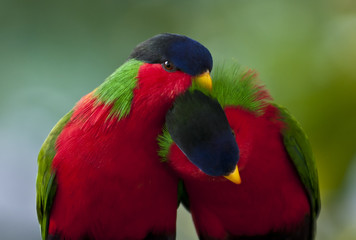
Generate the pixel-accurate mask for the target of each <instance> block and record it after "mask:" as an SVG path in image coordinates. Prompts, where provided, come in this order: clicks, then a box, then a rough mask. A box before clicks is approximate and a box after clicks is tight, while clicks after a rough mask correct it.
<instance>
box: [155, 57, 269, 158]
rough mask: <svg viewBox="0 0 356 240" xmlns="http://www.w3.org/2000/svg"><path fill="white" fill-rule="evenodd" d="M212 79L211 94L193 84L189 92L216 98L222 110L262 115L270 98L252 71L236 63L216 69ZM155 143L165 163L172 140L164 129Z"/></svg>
mask: <svg viewBox="0 0 356 240" xmlns="http://www.w3.org/2000/svg"><path fill="white" fill-rule="evenodd" d="M212 79H213V90H212V92H209V91H207V90H206V89H204V88H201V87H200V86H199V85H197V84H195V83H194V82H193V84H192V86H191V87H190V88H189V90H190V91H194V90H199V91H201V92H203V93H204V94H206V95H208V96H211V97H213V98H216V99H217V100H218V101H219V103H220V105H221V106H222V107H223V108H224V107H228V106H239V107H242V108H244V109H246V110H248V111H251V112H254V113H256V114H262V113H263V109H264V106H265V104H266V103H267V100H270V96H269V94H268V93H267V92H266V90H264V88H263V86H261V85H258V82H257V81H256V73H255V72H254V71H252V70H248V69H247V70H246V69H242V67H241V66H240V65H238V64H236V63H233V64H231V65H229V66H222V67H217V68H216V70H215V71H214V75H213V77H212ZM157 141H158V145H159V151H158V155H159V156H160V157H161V159H162V161H163V162H164V161H167V157H168V154H169V150H170V147H171V145H172V143H173V140H172V138H171V136H170V134H169V133H168V131H167V129H166V128H163V130H162V134H161V135H159V136H158V138H157Z"/></svg>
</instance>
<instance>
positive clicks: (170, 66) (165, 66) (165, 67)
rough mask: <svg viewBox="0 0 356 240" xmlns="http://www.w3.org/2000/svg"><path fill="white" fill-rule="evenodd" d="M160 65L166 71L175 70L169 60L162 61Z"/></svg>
mask: <svg viewBox="0 0 356 240" xmlns="http://www.w3.org/2000/svg"><path fill="white" fill-rule="evenodd" d="M162 66H163V68H164V70H166V71H167V72H174V71H175V70H177V69H176V67H175V66H174V65H173V64H172V63H171V62H170V61H165V62H164V63H162Z"/></svg>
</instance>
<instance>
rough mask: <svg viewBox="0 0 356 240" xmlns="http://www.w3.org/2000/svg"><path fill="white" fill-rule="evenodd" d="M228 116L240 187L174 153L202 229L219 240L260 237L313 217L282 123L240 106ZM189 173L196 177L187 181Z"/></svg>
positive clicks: (175, 150) (195, 216)
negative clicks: (284, 139)
mask: <svg viewBox="0 0 356 240" xmlns="http://www.w3.org/2000/svg"><path fill="white" fill-rule="evenodd" d="M225 113H226V115H227V118H228V120H229V123H230V125H231V127H232V129H233V130H234V132H235V135H236V141H237V143H238V146H239V148H240V160H239V163H238V165H239V169H240V174H241V180H242V183H241V184H240V185H235V184H233V183H231V182H229V181H227V180H224V179H223V178H209V177H207V176H204V177H203V173H201V172H199V170H198V169H197V168H196V167H195V166H193V165H192V164H190V162H189V161H188V160H187V159H186V158H185V156H183V155H181V153H180V152H179V151H178V149H177V147H176V146H174V147H173V148H172V151H171V156H170V159H174V160H172V163H173V161H175V163H174V168H175V169H176V170H178V171H180V173H181V175H182V176H183V177H184V178H185V179H186V181H185V183H186V188H187V191H188V194H189V199H190V204H191V211H192V214H193V217H194V219H195V220H196V221H195V222H196V224H197V229H199V231H200V232H206V233H209V234H208V235H209V236H215V237H220V238H223V237H224V236H225V235H226V234H227V233H230V234H233V235H237V236H238V235H258V234H266V233H268V232H271V231H274V230H276V231H277V230H280V229H285V230H288V229H293V227H295V226H297V225H298V224H300V223H301V221H303V220H304V217H305V215H306V214H309V212H310V207H309V202H308V198H307V196H306V193H305V191H304V188H303V186H302V184H301V182H300V181H299V177H298V176H297V173H296V171H295V169H294V166H293V165H292V162H291V160H290V159H289V157H288V155H287V153H286V151H285V149H284V146H283V142H282V139H281V134H280V127H281V124H280V123H279V122H278V121H275V120H274V119H273V118H270V117H268V116H263V117H262V116H260V117H256V116H254V115H252V114H250V113H248V112H246V111H243V110H241V109H236V108H228V109H225ZM183 165H185V167H182V166H183ZM188 165H189V167H188ZM187 169H188V170H189V172H190V175H192V174H191V173H193V172H195V176H196V177H195V178H194V177H187V175H186V174H185V172H186V170H187ZM199 176H200V177H199Z"/></svg>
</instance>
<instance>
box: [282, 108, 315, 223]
mask: <svg viewBox="0 0 356 240" xmlns="http://www.w3.org/2000/svg"><path fill="white" fill-rule="evenodd" d="M275 106H276V107H277V108H278V109H279V111H280V116H281V118H282V121H283V122H284V123H285V124H286V125H285V128H284V129H283V130H282V135H283V141H284V146H285V148H286V150H287V152H288V154H289V156H290V158H291V160H292V161H293V163H294V166H295V168H296V170H297V172H298V174H299V177H300V180H301V181H302V183H303V185H304V187H305V189H306V191H307V192H308V195H309V201H310V205H311V213H312V214H311V222H312V223H311V224H313V227H315V221H316V218H317V217H318V215H319V212H320V192H319V181H318V172H317V169H316V163H315V159H314V157H313V153H312V149H311V145H310V143H309V140H308V137H307V136H306V134H305V132H304V131H303V129H302V127H301V126H300V124H299V123H298V122H297V120H296V119H295V118H294V117H293V116H292V115H290V113H289V112H288V111H287V109H286V108H284V107H282V106H279V105H275Z"/></svg>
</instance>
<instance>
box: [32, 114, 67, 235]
mask: <svg viewBox="0 0 356 240" xmlns="http://www.w3.org/2000/svg"><path fill="white" fill-rule="evenodd" d="M72 113H73V111H70V112H69V113H67V114H66V115H65V116H64V117H63V118H62V119H61V120H59V122H58V123H57V124H56V126H55V127H54V128H53V129H52V131H51V132H50V133H49V135H48V137H47V139H46V140H45V142H44V143H43V145H42V147H41V150H40V152H39V154H38V174H37V181H36V191H37V195H36V207H37V217H38V222H39V223H40V225H41V235H42V239H43V240H44V239H47V235H48V225H49V215H50V211H51V207H52V203H53V199H54V196H55V193H56V189H57V183H56V179H55V172H54V171H53V170H52V167H51V165H52V160H53V158H54V156H55V155H56V141H57V138H58V136H59V134H60V133H61V132H62V130H63V128H64V126H65V125H66V124H67V122H68V121H69V120H70V118H71V116H72Z"/></svg>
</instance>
